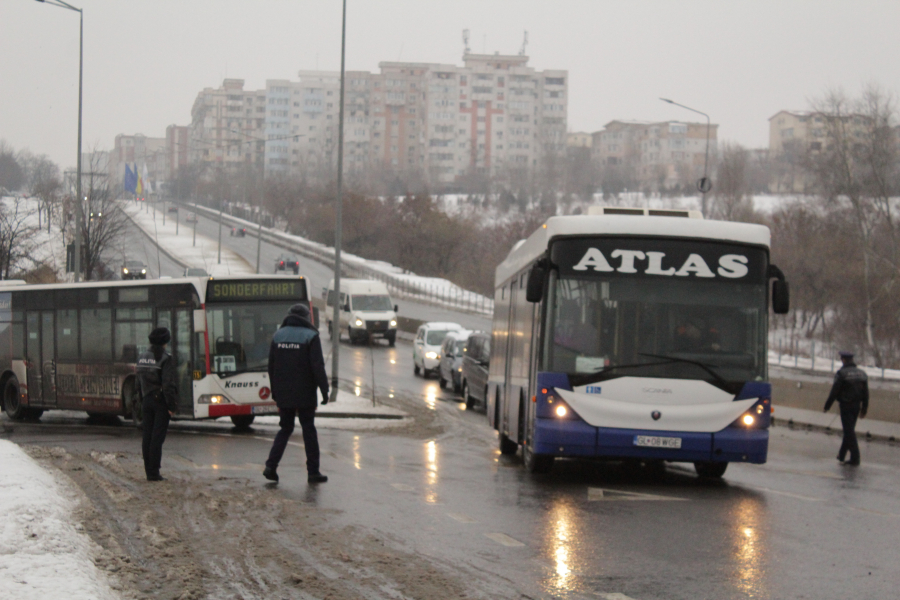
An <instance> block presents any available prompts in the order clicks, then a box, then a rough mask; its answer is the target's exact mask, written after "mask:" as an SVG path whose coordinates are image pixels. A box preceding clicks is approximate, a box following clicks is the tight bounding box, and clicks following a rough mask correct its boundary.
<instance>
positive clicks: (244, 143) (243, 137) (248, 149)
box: [188, 79, 287, 169]
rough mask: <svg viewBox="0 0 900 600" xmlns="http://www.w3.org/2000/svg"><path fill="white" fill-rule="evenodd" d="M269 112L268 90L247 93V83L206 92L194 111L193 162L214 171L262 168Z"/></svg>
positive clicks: (233, 83) (228, 83) (225, 84)
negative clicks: (251, 167)
mask: <svg viewBox="0 0 900 600" xmlns="http://www.w3.org/2000/svg"><path fill="white" fill-rule="evenodd" d="M286 108H287V107H284V109H285V111H286ZM266 109H267V93H266V90H253V91H250V90H244V80H243V79H226V80H225V81H224V82H223V83H222V86H221V87H219V88H216V89H213V88H206V89H204V90H203V91H202V92H200V93H199V94H198V95H197V98H196V99H195V100H194V105H193V107H192V108H191V124H190V126H189V128H190V129H189V136H190V138H189V142H188V156H189V162H190V163H192V164H198V165H202V166H204V167H209V168H213V169H235V168H246V167H247V166H248V165H249V166H254V165H255V166H257V167H261V166H262V165H263V161H264V159H265V131H266V118H267V115H266Z"/></svg>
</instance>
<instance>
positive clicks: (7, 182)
mask: <svg viewBox="0 0 900 600" xmlns="http://www.w3.org/2000/svg"><path fill="white" fill-rule="evenodd" d="M23 185H25V171H24V169H23V168H22V165H21V163H20V162H19V160H18V158H17V157H16V153H15V151H14V150H13V148H12V146H10V145H9V144H7V143H6V140H0V190H3V189H5V190H7V191H8V192H14V191H16V190H18V189H20V188H21V187H22V186H23Z"/></svg>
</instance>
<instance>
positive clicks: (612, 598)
mask: <svg viewBox="0 0 900 600" xmlns="http://www.w3.org/2000/svg"><path fill="white" fill-rule="evenodd" d="M600 597H601V598H603V599H604V600H635V599H634V598H632V597H631V596H626V595H625V594H621V593H619V592H613V593H612V594H600Z"/></svg>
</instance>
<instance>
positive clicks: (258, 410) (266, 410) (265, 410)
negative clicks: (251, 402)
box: [250, 406, 278, 415]
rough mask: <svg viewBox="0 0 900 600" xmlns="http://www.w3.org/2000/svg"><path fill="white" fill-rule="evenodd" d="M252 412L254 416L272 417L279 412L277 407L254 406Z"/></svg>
mask: <svg viewBox="0 0 900 600" xmlns="http://www.w3.org/2000/svg"><path fill="white" fill-rule="evenodd" d="M250 411H251V412H252V413H253V414H254V415H271V414H273V413H277V412H278V407H277V406H252V407H251V408H250Z"/></svg>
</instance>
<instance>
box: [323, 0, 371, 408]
mask: <svg viewBox="0 0 900 600" xmlns="http://www.w3.org/2000/svg"><path fill="white" fill-rule="evenodd" d="M342 4H343V11H342V14H341V99H340V103H341V104H340V112H339V113H338V159H337V202H336V204H335V210H334V212H335V225H334V312H333V315H332V317H331V318H332V321H331V326H332V328H333V329H332V332H331V339H332V346H331V401H332V402H334V401H335V400H337V391H338V389H337V387H338V365H339V364H340V359H339V357H340V348H341V313H340V309H341V307H340V301H341V227H342V225H341V210H342V208H343V204H344V189H343V184H344V177H343V176H344V57H345V55H346V50H347V0H344V1H343V3H342ZM325 308H326V310H327V309H328V307H327V306H326V307H325ZM372 393H373V394H374V393H375V390H372ZM372 397H373V398H374V396H372Z"/></svg>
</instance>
